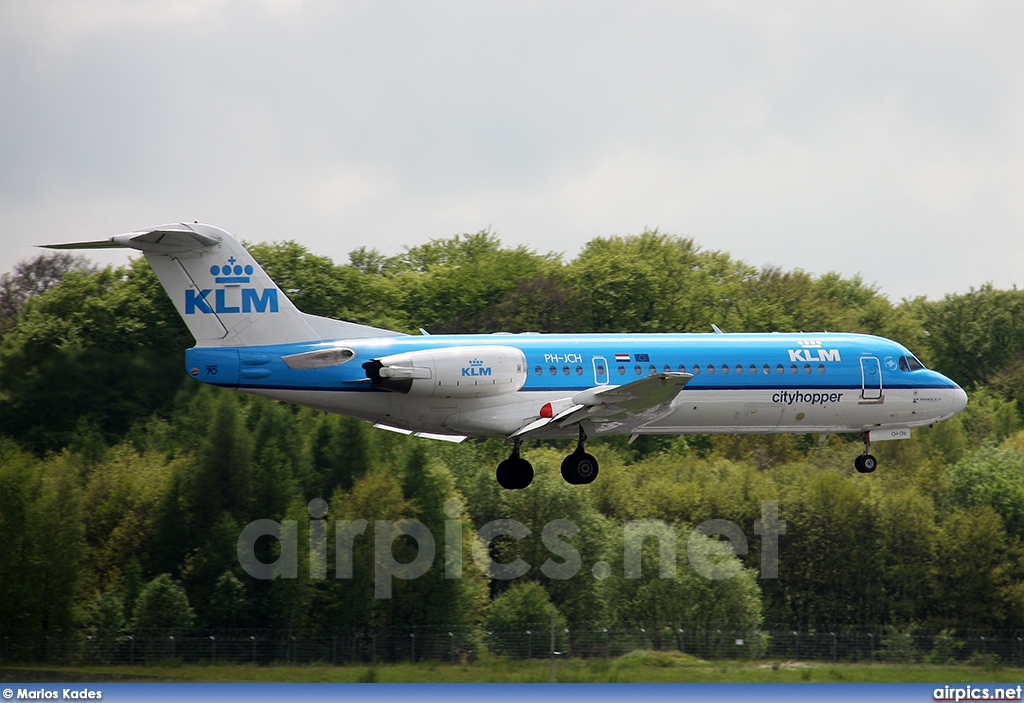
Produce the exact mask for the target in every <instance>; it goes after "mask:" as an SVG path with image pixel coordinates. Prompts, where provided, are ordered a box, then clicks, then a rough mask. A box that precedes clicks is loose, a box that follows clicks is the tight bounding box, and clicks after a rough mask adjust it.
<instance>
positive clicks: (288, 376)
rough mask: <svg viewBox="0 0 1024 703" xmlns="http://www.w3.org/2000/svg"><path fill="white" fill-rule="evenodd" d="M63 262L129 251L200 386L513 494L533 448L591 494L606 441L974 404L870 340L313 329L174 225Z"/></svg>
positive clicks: (900, 432) (200, 237)
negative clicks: (172, 324)
mask: <svg viewBox="0 0 1024 703" xmlns="http://www.w3.org/2000/svg"><path fill="white" fill-rule="evenodd" d="M53 246H54V248H59V249H86V248H95V247H130V248H133V249H137V250H139V251H142V252H143V253H144V254H145V256H146V259H147V261H149V263H150V265H151V266H152V267H153V270H154V272H155V273H156V275H157V277H158V278H159V279H160V282H161V284H162V285H163V286H164V289H165V290H166V291H167V293H168V295H169V296H170V297H171V300H172V301H173V302H174V305H175V307H176V308H177V310H178V312H179V313H180V314H181V317H182V319H183V320H184V321H185V324H186V325H187V326H188V328H189V331H190V332H191V333H192V335H193V336H194V337H195V339H196V346H195V347H194V348H192V349H190V350H188V352H187V353H186V369H187V371H188V373H189V375H191V376H192V377H193V378H195V379H196V380H198V381H202V382H204V383H210V384H213V385H217V386H224V387H227V388H235V389H238V390H242V391H245V392H248V393H253V394H256V395H261V396H266V397H269V398H276V399H278V400H283V401H287V402H290V403H297V404H300V405H306V406H309V407H313V408H319V409H322V410H326V411H329V412H335V413H341V414H344V415H350V416H352V417H357V418H362V419H364V420H367V421H370V422H373V423H375V424H378V425H380V426H384V427H388V428H390V429H398V430H401V431H406V432H413V433H417V434H421V435H428V436H436V437H444V438H458V439H461V438H465V437H467V436H475V437H487V436H496V437H504V438H505V439H506V440H508V441H510V442H512V443H513V446H514V449H513V452H512V455H511V456H510V457H509V458H508V459H507V460H505V461H503V462H501V464H500V465H499V466H498V472H497V477H498V481H499V483H501V485H502V486H504V487H506V488H525V487H526V486H527V485H529V483H530V481H531V480H532V478H533V468H532V466H530V464H529V462H528V461H526V460H525V459H523V458H522V457H521V456H520V453H519V450H520V445H521V443H522V441H523V440H525V439H529V438H534V437H558V436H576V437H578V438H579V443H578V445H577V448H576V451H575V452H573V453H572V454H571V455H569V456H567V457H566V458H565V461H564V462H563V464H562V476H563V477H564V478H565V480H566V481H568V482H570V483H580V484H582V483H589V482H590V481H592V480H593V479H594V477H595V476H596V475H597V460H596V459H595V458H594V457H593V456H591V455H590V454H587V453H586V451H585V446H584V445H585V441H586V438H587V437H592V436H595V435H602V434H611V433H614V434H629V435H642V434H681V433H723V432H740V433H751V432H761V433H773V432H796V433H806V432H856V433H861V434H862V435H863V438H864V441H865V451H864V454H863V455H862V456H861V457H858V458H857V461H856V462H855V464H856V467H857V469H858V470H859V471H863V472H870V471H873V470H874V468H875V459H874V457H872V456H871V455H870V453H869V446H870V442H871V441H872V440H878V439H902V438H906V437H909V436H910V428H911V427H916V426H919V425H929V424H931V423H933V422H938V421H939V420H943V419H946V418H948V417H951V416H953V415H955V414H956V413H958V412H960V411H961V410H963V409H964V407H965V406H966V404H967V395H966V394H965V393H964V391H963V390H962V389H961V388H960V387H959V386H957V385H956V384H955V383H954V382H953V381H951V380H949V379H948V378H946V377H944V376H943V375H941V374H939V373H936V372H935V371H930V370H928V369H926V368H924V367H923V366H922V365H921V363H920V362H919V361H918V360H917V359H916V358H914V356H913V355H912V354H911V353H910V352H909V351H908V350H907V349H906V348H905V347H903V346H902V345H900V344H898V343H896V342H893V341H891V340H888V339H883V338H881V337H873V336H868V335H860V334H829V333H807V334H804V333H801V334H721V333H717V334H642V335H639V334H580V335H562V334H559V335H548V334H514V335H513V334H489V335H437V336H430V335H423V336H408V335H404V334H401V333H399V332H393V331H390V330H385V329H379V328H374V327H368V326H366V325H360V324H356V323H351V322H346V321H342V320H331V319H326V318H322V317H317V316H314V315H308V314H305V313H303V312H301V311H299V310H298V309H297V308H296V307H295V306H294V304H293V303H292V302H291V301H290V300H289V299H288V297H287V296H286V295H285V293H284V292H283V291H282V290H281V289H280V288H279V287H278V286H277V284H276V283H275V282H274V281H273V280H271V278H270V277H269V276H268V275H267V273H266V271H264V269H263V268H262V267H261V266H260V265H259V263H258V262H257V261H255V260H254V259H253V258H252V256H251V255H250V254H249V252H247V251H246V250H245V248H244V247H242V245H241V244H240V243H239V242H238V241H237V240H236V239H235V238H234V237H232V236H231V235H230V234H228V233H227V232H225V231H224V230H222V229H220V228H217V227H213V226H210V225H201V224H184V223H179V224H173V225H165V226H163V227H155V228H153V229H148V230H143V231H140V232H129V233H127V234H120V235H115V236H113V237H110V238H109V239H107V240H103V241H99V242H82V243H77V244H62V245H53Z"/></svg>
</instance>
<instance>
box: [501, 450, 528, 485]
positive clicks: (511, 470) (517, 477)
mask: <svg viewBox="0 0 1024 703" xmlns="http://www.w3.org/2000/svg"><path fill="white" fill-rule="evenodd" d="M522 445H523V442H522V440H518V439H517V440H516V442H515V444H514V445H513V448H512V454H511V455H510V456H509V458H508V459H505V461H503V462H501V463H500V464H498V485H499V486H501V487H502V488H506V489H508V490H516V489H519V488H526V487H527V486H529V485H530V484H531V483H532V482H533V464H531V463H530V462H528V461H527V460H526V459H524V458H523V457H521V456H519V450H520V449H521V448H522Z"/></svg>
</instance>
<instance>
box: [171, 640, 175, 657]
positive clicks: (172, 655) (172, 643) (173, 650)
mask: <svg viewBox="0 0 1024 703" xmlns="http://www.w3.org/2000/svg"><path fill="white" fill-rule="evenodd" d="M174 652H175V646H174V635H171V659H174Z"/></svg>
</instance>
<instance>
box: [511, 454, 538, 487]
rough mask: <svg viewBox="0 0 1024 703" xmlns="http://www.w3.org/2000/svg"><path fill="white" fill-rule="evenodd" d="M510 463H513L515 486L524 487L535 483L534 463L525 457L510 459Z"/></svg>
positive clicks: (513, 481) (512, 472)
mask: <svg viewBox="0 0 1024 703" xmlns="http://www.w3.org/2000/svg"><path fill="white" fill-rule="evenodd" d="M509 463H510V464H511V465H512V471H511V474H512V477H513V480H512V483H513V484H514V485H513V486H512V487H513V488H515V489H522V488H526V487H527V486H529V485H530V484H531V483H533V464H531V463H530V462H528V461H527V460H526V459H523V458H519V459H510V460H509Z"/></svg>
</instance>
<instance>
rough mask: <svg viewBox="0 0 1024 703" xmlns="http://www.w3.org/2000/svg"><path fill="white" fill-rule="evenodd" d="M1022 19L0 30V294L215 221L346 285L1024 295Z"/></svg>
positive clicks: (182, 16) (100, 24) (308, 17)
mask: <svg viewBox="0 0 1024 703" xmlns="http://www.w3.org/2000/svg"><path fill="white" fill-rule="evenodd" d="M1022 13H1024V10H1022V9H1020V8H1019V6H1018V5H1017V4H1014V3H1008V2H1007V3H985V4H977V3H956V2H948V3H914V2H905V3H897V4H895V5H894V4H893V3H881V2H877V3H858V4H857V5H855V6H854V5H836V4H835V3H829V4H825V5H822V4H821V3H798V2H791V3H784V4H783V5H781V6H774V7H765V6H762V5H760V4H753V3H745V4H744V3H728V2H724V3H714V4H709V3H686V4H684V3H655V2H651V3H641V4H633V5H623V4H620V3H610V2H608V3H592V2H588V3H582V2H579V3H577V2H561V3H533V2H505V3H503V2H498V3H486V4H480V3H469V2H465V3H458V2H451V3H431V4H424V3H414V2H404V3H358V2H348V3H336V2H302V1H300V0H296V1H294V2H289V1H287V0H280V1H277V2H273V1H268V2H263V3H249V2H229V1H223V2H199V1H195V2H193V1H185V0H179V1H172V0H159V1H156V0H154V1H152V2H147V1H140V0H132V1H127V0H122V1H115V0H95V1H92V2H89V1H82V0H74V1H65V2H48V3H38V2H31V1H27V0H8V2H5V3H3V4H2V5H0V228H2V229H0V269H2V270H7V269H9V268H10V267H11V266H12V265H13V263H14V262H15V261H17V260H18V259H21V258H25V257H27V256H31V255H32V254H33V253H34V251H33V250H32V249H31V248H30V246H29V245H30V244H33V243H38V242H42V241H49V240H69V239H86V238H96V237H102V236H106V235H108V234H113V233H116V232H121V231H126V230H131V229H136V228H139V227H144V226H148V225H153V224H160V223H163V222H166V221H173V220H179V219H187V220H191V219H198V220H201V221H207V222H212V223H214V224H218V225H220V226H222V227H225V228H227V229H229V230H231V231H233V232H235V233H236V234H239V235H240V236H243V237H245V238H248V239H251V240H263V239H284V238H288V239H296V240H299V241H301V242H302V243H303V244H305V245H306V246H308V247H309V248H310V249H312V250H314V251H317V252H319V253H324V254H328V255H330V256H332V257H334V258H335V259H337V260H344V259H345V255H346V254H347V252H348V251H350V250H351V249H354V248H356V247H358V246H362V245H370V246H375V247H378V248H380V249H382V250H384V251H386V252H394V251H397V250H398V249H399V248H400V247H401V246H402V245H405V244H416V243H420V242H423V241H425V240H427V239H430V238H434V237H443V236H449V235H451V234H453V233H456V232H463V231H476V230H479V229H482V228H485V227H488V226H490V227H492V228H493V229H494V231H496V232H497V233H498V234H499V235H500V236H501V237H502V238H503V240H504V241H506V242H508V243H510V244H516V243H525V244H528V245H530V246H532V247H534V248H537V249H539V250H542V251H548V250H555V251H561V252H565V253H566V254H567V255H568V256H572V255H574V254H575V253H576V252H577V251H578V249H579V247H580V246H581V245H582V244H584V243H585V242H586V241H587V240H589V239H591V238H592V237H595V236H598V235H607V234H623V233H628V232H638V231H640V230H641V229H643V228H644V227H659V228H661V229H662V230H663V231H667V232H673V233H678V234H683V235H687V236H692V237H694V238H695V239H696V240H697V241H698V242H700V243H701V244H702V245H703V246H704V247H706V248H710V249H723V250H727V251H729V252H730V253H732V254H733V255H734V256H737V257H739V258H742V259H744V260H746V261H748V262H749V263H751V264H754V265H763V264H767V263H772V264H776V265H779V266H782V267H784V268H795V267H800V268H804V269H806V270H809V271H813V272H816V273H823V272H826V271H830V270H837V271H840V272H842V273H844V274H846V275H853V274H856V273H861V274H862V275H863V276H864V278H865V279H866V280H868V281H872V282H877V283H878V284H879V285H880V286H881V288H882V289H883V291H884V292H886V293H887V294H889V295H890V296H891V297H892V298H894V299H898V298H900V297H903V296H911V295H929V296H931V297H933V298H934V297H939V296H941V295H942V294H944V293H947V292H955V291H964V290H966V289H967V288H968V287H970V286H977V285H980V284H982V283H984V282H986V281H989V280H991V281H993V282H994V283H995V284H996V285H999V286H1003V287H1009V286H1010V285H1013V284H1014V283H1019V279H1020V277H1021V275H1020V273H1019V272H1020V271H1021V270H1024V237H1022V236H1021V235H1022V230H1024V188H1022V186H1024V145H1022V139H1021V137H1020V136H1019V135H1018V132H1019V125H1020V124H1021V123H1022V122H1021V117H1024V114H1022V113H1024V95H1022V90H1021V88H1022V85H1024V82H1022V80H1021V72H1020V69H1019V67H1020V66H1022V65H1024V48H1022V47H1021V45H1020V42H1019V40H1018V36H1017V34H1018V32H1017V29H1016V28H1019V27H1020V26H1022V25H1021V21H1020V20H1021V19H1022V17H1021V15H1022Z"/></svg>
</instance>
